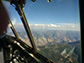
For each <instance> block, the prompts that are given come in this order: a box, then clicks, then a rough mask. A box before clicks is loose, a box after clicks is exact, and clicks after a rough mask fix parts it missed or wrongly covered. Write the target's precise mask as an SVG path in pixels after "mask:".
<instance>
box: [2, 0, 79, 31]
mask: <svg viewBox="0 0 84 63" xmlns="http://www.w3.org/2000/svg"><path fill="white" fill-rule="evenodd" d="M3 3H4V5H5V7H6V9H7V11H8V14H9V17H10V19H11V21H12V22H13V24H14V25H16V26H18V27H21V26H22V24H20V23H21V20H20V17H19V15H18V14H17V12H16V10H15V9H14V7H13V6H11V5H10V4H9V3H8V2H3ZM24 12H25V15H26V18H27V21H28V23H29V25H30V27H31V28H33V29H37V28H38V29H55V30H56V29H57V30H74V31H78V30H79V23H80V22H79V19H80V18H79V5H78V0H52V2H51V3H49V2H47V0H36V2H32V1H31V0H28V1H26V4H25V7H24ZM18 24H20V25H18Z"/></svg>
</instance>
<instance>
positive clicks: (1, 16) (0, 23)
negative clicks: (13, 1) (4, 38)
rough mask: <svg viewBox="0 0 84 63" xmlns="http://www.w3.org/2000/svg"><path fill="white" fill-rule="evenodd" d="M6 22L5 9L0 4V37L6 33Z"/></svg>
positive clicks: (7, 17) (7, 18)
mask: <svg viewBox="0 0 84 63" xmlns="http://www.w3.org/2000/svg"><path fill="white" fill-rule="evenodd" d="M8 20H9V16H8V14H7V12H6V9H5V7H4V6H3V4H1V5H0V35H2V34H3V33H4V31H6V29H7V26H8Z"/></svg>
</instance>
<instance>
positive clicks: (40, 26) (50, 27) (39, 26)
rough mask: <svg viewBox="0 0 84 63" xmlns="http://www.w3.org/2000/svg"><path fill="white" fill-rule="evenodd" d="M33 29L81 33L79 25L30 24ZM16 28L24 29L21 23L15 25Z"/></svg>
mask: <svg viewBox="0 0 84 63" xmlns="http://www.w3.org/2000/svg"><path fill="white" fill-rule="evenodd" d="M29 26H30V28H31V29H44V30H72V31H79V28H80V27H79V24H73V23H56V24H29ZM14 27H15V28H20V29H21V28H23V25H22V24H21V23H16V24H14Z"/></svg>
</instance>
